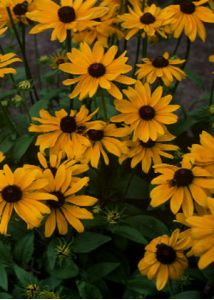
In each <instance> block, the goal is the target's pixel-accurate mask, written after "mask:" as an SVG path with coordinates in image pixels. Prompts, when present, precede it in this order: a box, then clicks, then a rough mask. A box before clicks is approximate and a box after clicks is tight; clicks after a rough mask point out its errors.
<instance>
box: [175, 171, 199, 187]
mask: <svg viewBox="0 0 214 300" xmlns="http://www.w3.org/2000/svg"><path fill="white" fill-rule="evenodd" d="M193 179H194V176H193V173H192V171H191V170H189V169H185V168H182V169H179V170H177V171H176V172H175V175H174V178H173V181H174V182H175V184H176V185H177V186H178V187H179V186H187V185H190V184H191V183H192V181H193Z"/></svg>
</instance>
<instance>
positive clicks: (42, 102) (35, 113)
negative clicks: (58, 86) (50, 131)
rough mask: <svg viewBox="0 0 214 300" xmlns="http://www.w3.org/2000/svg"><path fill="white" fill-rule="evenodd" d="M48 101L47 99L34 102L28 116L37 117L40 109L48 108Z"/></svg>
mask: <svg viewBox="0 0 214 300" xmlns="http://www.w3.org/2000/svg"><path fill="white" fill-rule="evenodd" d="M48 104H49V100H48V99H42V100H39V101H38V102H36V103H35V104H34V105H33V106H31V108H30V111H29V113H30V115H31V117H37V116H38V115H39V111H40V110H41V109H46V108H47V107H48Z"/></svg>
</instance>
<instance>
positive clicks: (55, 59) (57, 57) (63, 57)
mask: <svg viewBox="0 0 214 300" xmlns="http://www.w3.org/2000/svg"><path fill="white" fill-rule="evenodd" d="M65 62H68V58H67V54H66V52H65V51H58V52H56V53H54V54H52V55H50V57H49V66H50V67H51V68H52V69H59V66H60V65H61V64H63V63H65Z"/></svg>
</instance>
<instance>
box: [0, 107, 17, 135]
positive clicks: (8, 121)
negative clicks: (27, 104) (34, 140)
mask: <svg viewBox="0 0 214 300" xmlns="http://www.w3.org/2000/svg"><path fill="white" fill-rule="evenodd" d="M0 108H1V110H2V112H3V116H4V118H5V122H6V123H7V124H8V126H9V127H10V128H11V130H12V131H13V132H15V133H16V134H17V136H21V135H20V133H19V131H18V130H17V126H16V125H15V124H14V123H13V121H12V120H11V119H10V116H9V113H8V110H7V108H6V107H4V106H3V105H2V103H1V101H0Z"/></svg>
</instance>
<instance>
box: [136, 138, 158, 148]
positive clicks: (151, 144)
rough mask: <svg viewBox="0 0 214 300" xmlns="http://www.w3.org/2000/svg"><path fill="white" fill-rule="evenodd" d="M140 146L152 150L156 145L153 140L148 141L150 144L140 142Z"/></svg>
mask: <svg viewBox="0 0 214 300" xmlns="http://www.w3.org/2000/svg"><path fill="white" fill-rule="evenodd" d="M140 144H141V146H142V147H143V148H152V147H154V145H155V144H156V142H154V141H153V140H148V142H146V143H144V142H143V141H140Z"/></svg>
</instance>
